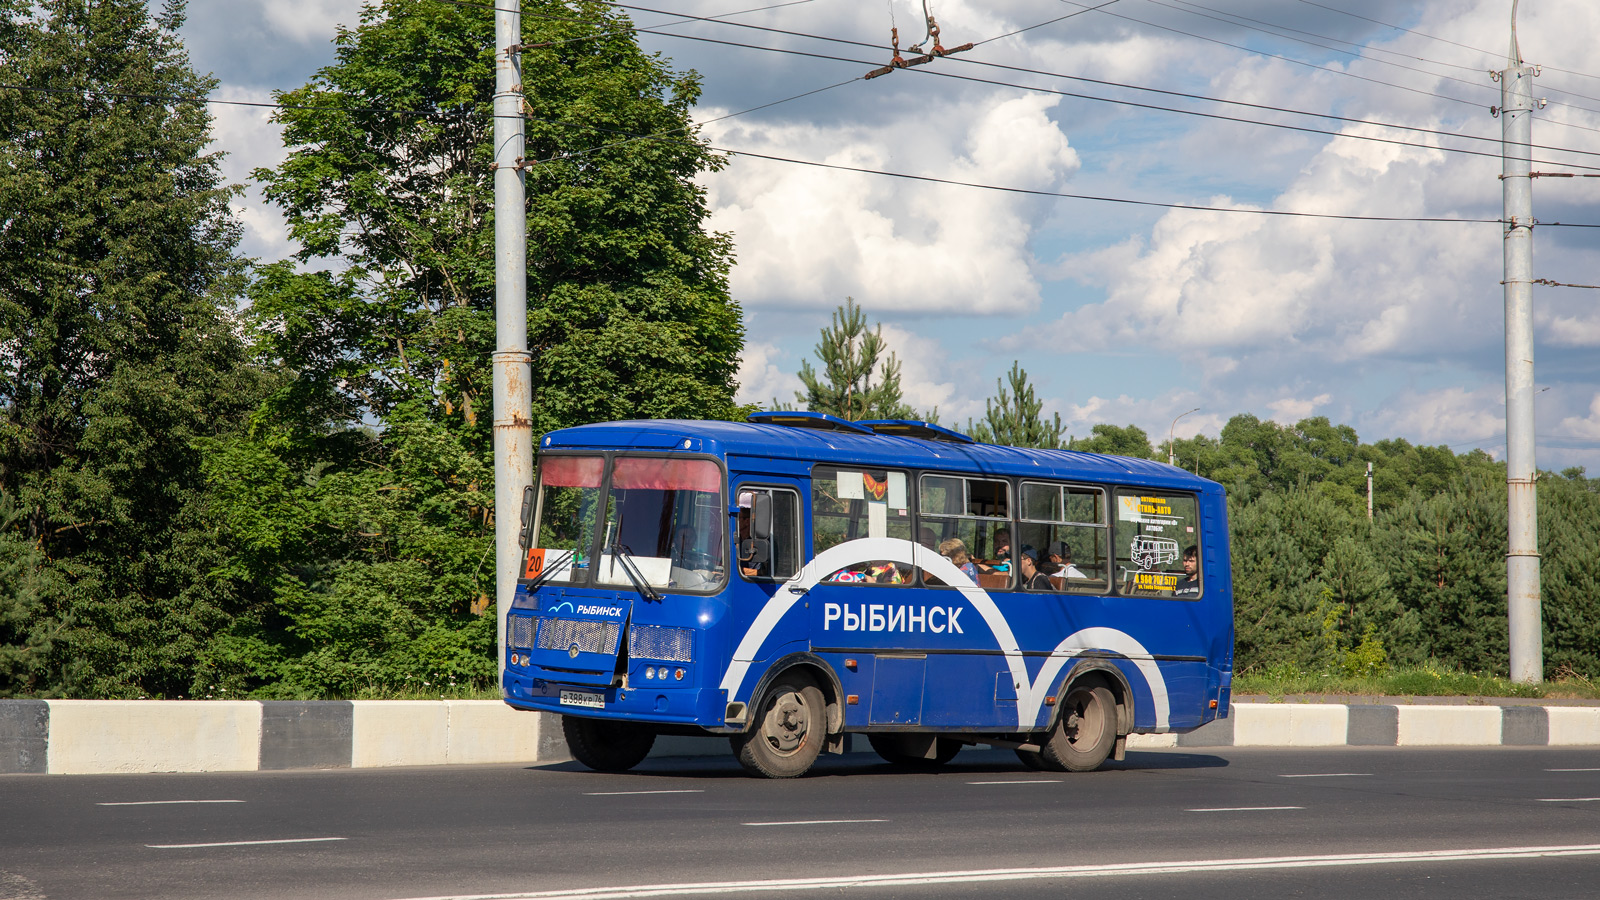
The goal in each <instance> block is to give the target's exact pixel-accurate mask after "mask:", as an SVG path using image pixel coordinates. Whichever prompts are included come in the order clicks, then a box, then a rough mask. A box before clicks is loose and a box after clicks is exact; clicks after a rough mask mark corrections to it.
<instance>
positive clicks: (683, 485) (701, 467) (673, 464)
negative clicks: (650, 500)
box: [611, 457, 722, 494]
mask: <svg viewBox="0 0 1600 900" xmlns="http://www.w3.org/2000/svg"><path fill="white" fill-rule="evenodd" d="M611 487H612V488H613V489H616V488H625V489H630V490H631V489H635V488H639V489H645V490H653V491H704V492H706V493H708V494H715V493H718V492H720V491H721V490H722V471H721V470H720V469H718V468H717V464H716V463H714V462H712V461H711V460H708V459H639V458H634V457H624V458H622V459H619V460H617V466H616V468H615V469H613V470H612V472H611Z"/></svg>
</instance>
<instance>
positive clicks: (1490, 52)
mask: <svg viewBox="0 0 1600 900" xmlns="http://www.w3.org/2000/svg"><path fill="white" fill-rule="evenodd" d="M1296 2H1299V3H1304V4H1306V5H1307V6H1315V7H1317V8H1319V9H1326V10H1328V11H1329V12H1336V13H1339V14H1340V15H1345V16H1350V17H1351V18H1354V19H1361V20H1363V21H1366V22H1371V23H1372V24H1374V25H1382V26H1383V27H1384V28H1392V29H1394V30H1395V31H1403V32H1405V33H1407V34H1414V35H1416V36H1417V37H1422V38H1427V39H1428V40H1430V41H1438V42H1439V43H1441V44H1450V45H1452V46H1455V47H1460V48H1462V49H1463V50H1471V51H1473V52H1475V53H1482V54H1484V55H1485V56H1488V57H1490V58H1491V59H1499V58H1500V54H1499V53H1497V52H1495V51H1493V50H1485V49H1483V48H1482V47H1474V46H1472V45H1470V44H1463V43H1461V42H1460V41H1452V40H1450V39H1449V38H1442V37H1437V36H1435V35H1431V34H1428V33H1427V32H1423V31H1418V30H1416V29H1415V28H1406V27H1405V26H1403V25H1395V24H1392V23H1390V22H1384V21H1382V20H1380V19H1374V18H1372V17H1371V16H1363V15H1361V14H1360V13H1353V12H1351V11H1349V10H1347V9H1339V8H1338V7H1335V6H1328V5H1326V4H1323V3H1316V2H1313V0H1296ZM1544 68H1546V69H1549V70H1550V71H1552V72H1561V73H1563V74H1566V75H1577V76H1578V77H1580V78H1593V79H1596V80H1600V75H1590V74H1589V73H1588V72H1579V71H1576V70H1574V69H1563V68H1560V67H1558V66H1544ZM1558 90H1559V89H1558ZM1562 93H1566V92H1565V91H1562ZM1590 99H1593V98H1590Z"/></svg>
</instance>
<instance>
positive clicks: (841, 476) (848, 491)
mask: <svg viewBox="0 0 1600 900" xmlns="http://www.w3.org/2000/svg"><path fill="white" fill-rule="evenodd" d="M907 485H908V479H907V477H906V473H905V472H899V471H894V470H890V469H873V468H845V467H833V466H817V467H816V468H815V469H813V470H812V471H811V541H812V545H813V546H812V552H813V554H814V555H816V556H820V555H822V553H823V552H825V551H827V550H831V549H833V548H835V547H840V546H843V545H846V544H849V543H851V542H854V541H863V544H862V549H861V550H860V552H859V553H858V554H856V555H855V556H851V555H850V554H846V556H847V557H848V558H847V559H843V560H841V563H842V566H841V567H840V568H839V569H837V570H835V571H834V572H833V573H831V574H829V575H828V576H827V577H825V578H823V579H822V580H823V581H832V582H841V583H848V584H869V585H901V584H911V583H912V582H913V581H915V572H913V570H912V566H911V564H910V562H909V560H910V559H911V502H910V500H909V498H908V493H909V492H908V489H907ZM884 538H888V539H891V540H898V541H904V542H905V543H904V544H903V545H902V546H900V547H896V548H895V550H896V552H895V553H894V558H884V557H883V555H882V554H881V552H880V551H878V550H874V549H873V547H872V545H871V544H868V543H865V542H866V541H867V540H868V539H880V540H881V539H884Z"/></svg>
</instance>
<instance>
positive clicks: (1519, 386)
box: [1500, 3, 1544, 684]
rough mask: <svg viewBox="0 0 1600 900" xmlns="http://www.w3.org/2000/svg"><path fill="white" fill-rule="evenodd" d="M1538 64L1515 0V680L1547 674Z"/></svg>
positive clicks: (1511, 127)
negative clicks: (1537, 241)
mask: <svg viewBox="0 0 1600 900" xmlns="http://www.w3.org/2000/svg"><path fill="white" fill-rule="evenodd" d="M1535 74H1536V72H1535V70H1534V67H1533V66H1527V65H1523V63H1522V53H1521V51H1520V50H1519V49H1518V47H1517V6H1516V3H1513V4H1512V6H1511V49H1510V52H1509V54H1508V56H1507V59H1506V68H1505V71H1503V72H1501V73H1500V123H1501V148H1502V149H1501V153H1502V155H1503V157H1504V174H1503V175H1501V184H1502V188H1503V192H1504V199H1505V221H1506V224H1505V237H1504V243H1503V246H1504V250H1505V305H1506V488H1507V494H1508V507H1507V512H1508V514H1509V527H1508V529H1507V531H1508V534H1507V538H1508V549H1509V552H1508V554H1507V556H1506V610H1507V617H1508V624H1509V628H1510V638H1511V641H1510V643H1511V648H1510V649H1511V680H1512V681H1514V682H1519V683H1522V684H1533V683H1535V682H1539V681H1542V680H1543V679H1544V639H1543V638H1544V635H1543V628H1542V625H1541V622H1540V611H1539V540H1538V534H1539V532H1538V521H1537V512H1538V508H1537V503H1536V500H1537V498H1536V496H1535V493H1534V475H1535V474H1536V473H1535V469H1534V461H1533V179H1532V178H1531V177H1530V175H1529V170H1530V165H1529V145H1530V144H1531V143H1532V141H1533V109H1534V106H1533V78H1534V75H1535Z"/></svg>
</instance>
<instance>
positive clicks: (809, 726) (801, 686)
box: [730, 676, 828, 778]
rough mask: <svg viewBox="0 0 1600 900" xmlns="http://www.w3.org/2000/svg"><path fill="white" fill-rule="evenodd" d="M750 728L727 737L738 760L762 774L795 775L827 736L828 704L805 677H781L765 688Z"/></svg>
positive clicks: (801, 772) (806, 765) (810, 761)
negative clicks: (756, 716)
mask: <svg viewBox="0 0 1600 900" xmlns="http://www.w3.org/2000/svg"><path fill="white" fill-rule="evenodd" d="M757 714H758V716H759V718H758V719H757V720H756V722H755V724H754V725H753V726H752V727H751V729H750V730H749V731H747V732H745V733H743V734H736V735H734V736H733V737H732V738H731V739H730V740H731V742H732V744H733V752H734V754H735V755H736V756H738V758H739V764H740V765H742V766H744V768H745V771H747V772H749V773H750V774H752V775H760V776H762V777H764V778H797V777H799V776H801V775H804V774H805V773H806V772H807V771H809V770H810V769H811V766H812V764H813V763H815V762H816V761H817V757H818V756H819V755H820V754H821V753H822V745H823V744H824V743H826V742H827V739H828V706H827V701H826V700H824V699H823V696H822V691H820V690H818V689H817V687H816V686H815V685H813V684H811V683H809V682H807V681H802V680H800V679H797V678H792V677H787V676H785V677H781V678H779V679H778V681H777V683H775V684H773V685H772V687H771V688H769V689H768V690H767V693H766V696H765V697H764V698H763V699H762V701H761V706H760V707H758V709H757Z"/></svg>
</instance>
